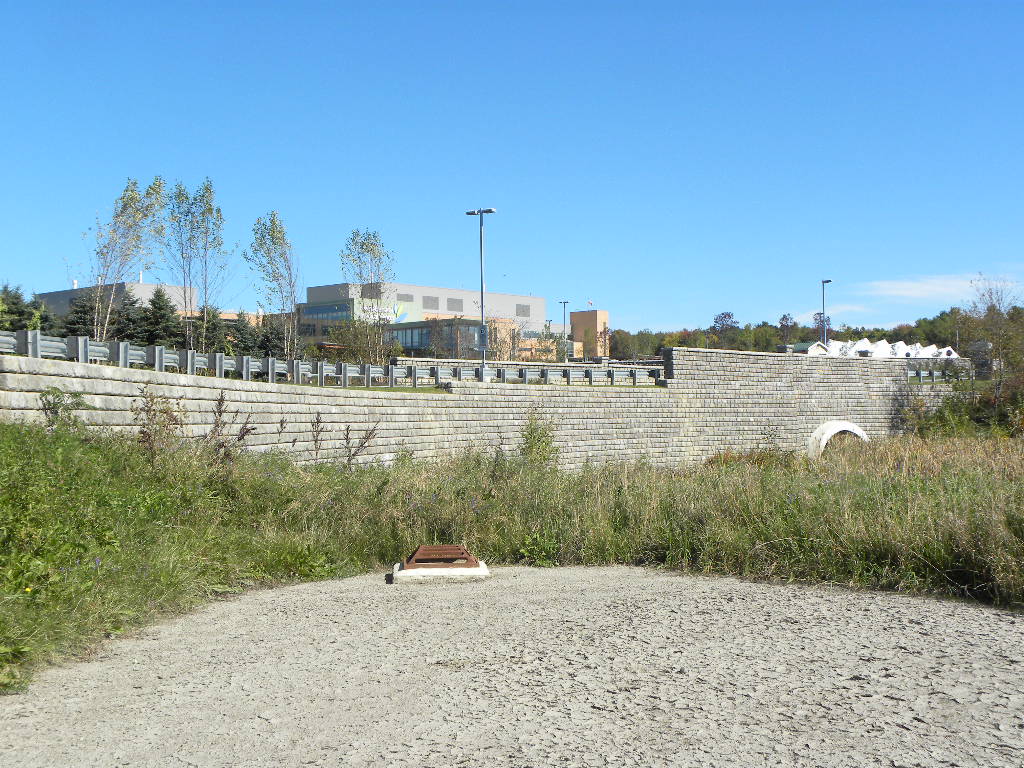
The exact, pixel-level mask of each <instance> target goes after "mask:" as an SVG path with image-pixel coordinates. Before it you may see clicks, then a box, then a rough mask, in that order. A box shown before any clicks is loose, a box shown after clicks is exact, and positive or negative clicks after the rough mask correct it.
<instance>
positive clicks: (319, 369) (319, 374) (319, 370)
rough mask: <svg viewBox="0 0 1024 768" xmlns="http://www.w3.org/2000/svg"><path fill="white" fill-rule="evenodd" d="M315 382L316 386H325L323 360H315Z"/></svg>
mask: <svg viewBox="0 0 1024 768" xmlns="http://www.w3.org/2000/svg"><path fill="white" fill-rule="evenodd" d="M316 383H317V386H320V387H326V386H327V363H325V362H324V361H323V360H317V361H316Z"/></svg>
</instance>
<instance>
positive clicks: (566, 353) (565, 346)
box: [558, 301, 569, 363]
mask: <svg viewBox="0 0 1024 768" xmlns="http://www.w3.org/2000/svg"><path fill="white" fill-rule="evenodd" d="M558 303H559V304H561V305H562V362H563V363H567V362H569V346H568V345H569V339H568V337H567V336H566V333H565V305H566V304H568V303H569V302H568V301H560V302H558Z"/></svg>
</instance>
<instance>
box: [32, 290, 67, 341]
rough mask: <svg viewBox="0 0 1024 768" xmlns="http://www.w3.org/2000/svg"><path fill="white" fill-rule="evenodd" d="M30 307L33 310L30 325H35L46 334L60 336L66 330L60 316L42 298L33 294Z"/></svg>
mask: <svg viewBox="0 0 1024 768" xmlns="http://www.w3.org/2000/svg"><path fill="white" fill-rule="evenodd" d="M28 307H29V309H30V310H31V311H32V320H31V321H30V323H31V326H30V327H35V329H36V330H38V331H40V332H41V333H43V334H44V335H46V336H60V335H61V334H62V333H63V332H64V331H63V324H62V323H61V321H60V318H59V317H57V316H56V315H55V314H53V312H51V311H50V308H49V307H48V306H46V304H45V303H44V302H43V301H42V300H41V299H39V298H38V297H35V296H33V297H32V301H30V302H29V303H28Z"/></svg>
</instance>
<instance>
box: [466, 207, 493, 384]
mask: <svg viewBox="0 0 1024 768" xmlns="http://www.w3.org/2000/svg"><path fill="white" fill-rule="evenodd" d="M494 212H495V209H494V208H477V209H476V210H475V211H466V215H467V216H479V217H480V381H483V380H484V371H485V370H486V368H487V318H486V316H485V315H484V214H485V213H494Z"/></svg>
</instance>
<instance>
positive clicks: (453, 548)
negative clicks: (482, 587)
mask: <svg viewBox="0 0 1024 768" xmlns="http://www.w3.org/2000/svg"><path fill="white" fill-rule="evenodd" d="M479 565H480V561H479V560H477V559H476V558H475V557H473V556H472V555H471V554H469V551H468V550H467V549H466V548H465V547H460V546H457V545H444V544H442V545H431V544H422V545H420V546H419V547H417V548H416V551H415V552H413V553H412V554H411V555H409V557H408V558H407V559H406V561H405V564H404V566H403V567H404V568H405V569H406V570H408V569H410V568H476V567H478V566H479Z"/></svg>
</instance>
